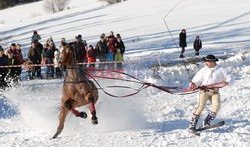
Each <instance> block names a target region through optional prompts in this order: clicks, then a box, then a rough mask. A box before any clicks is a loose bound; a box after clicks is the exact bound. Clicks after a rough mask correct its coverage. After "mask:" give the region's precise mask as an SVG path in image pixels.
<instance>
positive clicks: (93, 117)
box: [91, 116, 98, 125]
mask: <svg viewBox="0 0 250 147" xmlns="http://www.w3.org/2000/svg"><path fill="white" fill-rule="evenodd" d="M91 120H92V124H93V125H97V124H98V120H97V117H96V116H92V118H91Z"/></svg>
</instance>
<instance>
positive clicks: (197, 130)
mask: <svg viewBox="0 0 250 147" xmlns="http://www.w3.org/2000/svg"><path fill="white" fill-rule="evenodd" d="M224 124H225V121H220V122H218V123H216V124H213V125H211V126H206V127H200V128H198V129H196V130H195V132H200V131H204V130H208V129H213V128H218V127H221V126H223V125H224Z"/></svg>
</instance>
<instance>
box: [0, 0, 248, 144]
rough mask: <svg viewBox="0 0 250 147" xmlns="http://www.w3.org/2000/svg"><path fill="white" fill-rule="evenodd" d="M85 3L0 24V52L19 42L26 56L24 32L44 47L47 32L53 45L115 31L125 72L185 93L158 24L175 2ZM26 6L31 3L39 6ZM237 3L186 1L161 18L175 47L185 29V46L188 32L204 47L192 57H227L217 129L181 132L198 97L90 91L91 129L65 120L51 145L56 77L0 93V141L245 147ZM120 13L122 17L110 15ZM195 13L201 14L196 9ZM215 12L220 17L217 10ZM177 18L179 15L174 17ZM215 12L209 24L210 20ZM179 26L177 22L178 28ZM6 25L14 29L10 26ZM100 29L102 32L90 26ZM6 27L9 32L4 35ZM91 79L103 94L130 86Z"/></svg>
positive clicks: (244, 69) (244, 51)
mask: <svg viewBox="0 0 250 147" xmlns="http://www.w3.org/2000/svg"><path fill="white" fill-rule="evenodd" d="M92 1H93V2H86V3H87V4H88V6H89V7H88V8H86V7H84V8H86V9H84V10H82V9H81V8H82V7H80V6H79V7H78V8H77V6H74V4H71V5H72V6H71V7H72V8H73V7H76V8H75V9H72V10H68V11H65V12H62V13H58V14H54V15H51V16H49V15H48V14H43V13H42V12H36V13H41V16H40V17H39V16H38V18H29V17H30V16H25V17H24V18H23V20H26V19H27V22H19V20H17V21H13V20H7V19H6V24H5V25H2V26H1V25H0V27H1V31H2V30H3V32H4V33H3V32H0V34H1V35H2V36H3V37H1V38H0V40H2V39H3V38H5V39H6V38H7V41H6V40H5V42H4V44H5V45H6V44H10V43H11V42H12V41H15V42H17V41H20V43H22V44H24V45H23V46H24V50H23V51H24V53H25V56H26V54H27V48H28V47H29V44H27V41H28V42H29V40H30V34H31V33H32V32H33V30H34V29H37V30H38V32H40V33H41V35H42V38H43V40H42V41H45V40H46V39H47V36H49V35H48V34H50V33H52V35H53V38H54V40H56V41H58V40H60V37H62V36H64V37H66V38H73V37H74V35H77V34H79V30H81V32H84V36H85V37H87V41H88V42H90V44H93V43H95V42H96V41H97V40H98V36H99V34H100V33H102V32H103V31H109V30H113V29H115V30H114V31H115V33H116V32H119V33H121V35H122V37H123V38H124V41H125V44H126V47H127V52H126V54H125V59H126V60H138V62H132V63H131V62H128V63H125V64H124V68H125V70H126V71H127V72H128V73H129V72H131V70H138V71H140V72H139V73H138V75H137V76H141V77H140V78H141V79H142V80H145V81H148V82H152V83H155V84H157V85H164V86H182V87H187V86H188V84H189V77H188V75H187V71H186V68H185V66H184V65H183V60H181V59H178V56H179V53H178V51H177V49H176V48H175V45H174V43H173V42H172V39H171V38H170V36H169V33H168V32H166V28H165V26H164V23H163V22H162V16H164V15H165V13H166V10H171V8H172V7H173V6H174V5H175V4H176V2H174V1H165V0H159V2H158V3H155V2H154V1H153V0H147V1H145V5H143V6H142V7H141V8H138V5H139V4H140V3H141V2H142V0H129V1H127V2H124V3H120V4H117V5H112V6H107V7H100V6H102V5H103V4H100V3H99V2H96V0H92ZM34 4H35V5H41V3H40V2H38V3H34ZM83 4H85V3H84V2H83ZM247 4H248V5H249V4H250V3H249V2H248V1H247V0H239V1H237V2H235V1H230V2H228V1H226V0H216V1H208V0H201V2H200V3H199V4H197V2H196V1H194V0H187V1H185V2H183V3H182V4H180V5H178V6H177V7H176V9H177V10H173V11H172V12H171V13H170V14H169V15H168V17H167V22H168V25H169V27H170V29H171V33H172V34H173V35H174V39H175V41H178V33H179V31H180V30H181V29H182V28H187V30H188V36H189V37H188V40H187V41H188V44H190V46H191V44H192V42H193V40H194V39H193V38H194V37H195V35H200V37H201V38H202V41H203V42H204V47H203V49H202V50H201V57H202V56H205V55H206V54H208V53H213V54H215V55H217V56H219V57H221V58H223V57H226V58H227V59H223V60H220V61H219V62H218V64H219V65H221V66H223V67H225V68H227V69H228V70H229V71H231V72H232V73H233V75H234V76H235V78H236V81H235V84H234V85H233V86H231V87H228V88H222V89H221V102H222V103H221V104H222V105H221V109H220V111H219V113H218V115H217V118H216V119H215V120H214V121H215V122H218V121H220V120H225V122H226V124H225V125H224V126H223V127H221V128H218V129H215V130H207V131H204V132H202V133H201V136H200V137H197V136H192V135H191V134H190V133H189V132H188V130H187V128H188V125H189V121H190V119H191V118H190V117H191V114H192V112H193V110H194V109H195V107H196V106H197V102H198V93H195V94H190V95H184V96H183V95H171V94H168V93H165V92H162V91H159V90H157V89H155V88H152V87H150V88H148V89H145V90H143V91H142V92H141V93H139V94H137V95H135V96H133V97H129V98H124V99H116V98H111V97H109V96H107V95H105V94H104V93H103V92H101V91H100V99H99V100H98V102H97V104H96V109H97V116H98V119H99V124H98V125H97V126H93V125H92V124H91V121H90V118H87V119H81V118H76V117H74V116H73V115H69V116H68V117H67V119H66V123H65V127H64V130H63V132H62V134H60V135H59V137H58V138H57V139H51V137H52V136H53V134H54V133H55V131H56V128H57V125H58V111H57V108H58V107H59V106H60V99H61V91H62V83H63V80H50V81H47V80H34V81H22V82H20V85H18V86H17V87H14V88H11V89H8V90H6V91H5V92H4V93H3V94H2V96H1V97H0V108H1V109H0V144H1V145H4V146H25V147H26V146H107V147H110V146H126V147H127V146H151V147H154V146H242V147H248V146H250V142H249V140H250V122H249V118H250V98H249V95H250V88H249V87H250V82H249V79H250V66H249V64H250V54H249V47H250V44H249V36H250V32H249V31H248V30H249V29H247V28H248V27H249V23H250V22H249V18H250V14H249V10H248V9H249V7H246V5H247ZM187 5H190V7H187ZM21 7H22V6H18V7H17V8H16V9H21ZM128 7H129V8H130V10H131V11H128V12H126V13H122V12H120V11H118V10H121V9H124V8H128ZM222 7H223V10H221V8H222ZM156 8H157V9H156ZM194 8H196V9H195V10H194ZM239 8H240V9H239ZM12 9H14V8H12ZM135 9H137V10H135ZM203 9H205V10H207V11H201V10H203ZM199 10H200V11H199ZM32 11H34V10H33V9H32ZM225 11H227V13H228V14H225V13H223V12H225ZM100 12H102V13H100ZM111 12H117V13H112V14H111ZM187 12H188V13H187ZM197 12H199V13H197ZM2 13H4V12H0V15H1V17H2ZM183 13H185V14H187V15H186V16H183V15H182V14H183ZM5 14H6V13H5ZM100 14H102V15H100ZM215 14H216V16H217V17H214V16H215ZM62 16H67V17H65V18H62ZM201 16H203V17H201ZM27 17H28V18H27ZM185 17H187V18H185ZM191 18H192V19H191ZM198 18H199V21H197V19H198ZM52 20H53V21H52ZM149 20H150V21H149ZM180 20H186V22H183V23H179V22H180ZM111 22H112V24H110V23H111ZM9 23H10V24H9ZM16 23H19V24H20V25H18V26H16ZM124 24H126V25H124ZM135 24H136V25H135ZM32 25H33V27H31V26H32ZM100 26H103V27H104V28H105V30H103V29H100ZM64 28H66V30H65V29H64ZM12 29H13V30H15V31H11V30H12ZM69 32H70V33H69ZM73 34H74V35H73ZM72 35H73V36H72ZM87 35H88V36H87ZM1 43H2V42H1ZM56 43H58V42H56ZM177 45H178V42H177ZM190 46H189V47H187V49H186V52H185V55H186V56H187V58H185V59H184V61H185V63H186V64H187V65H186V66H187V68H188V69H189V73H190V75H191V76H193V75H194V74H195V73H196V72H197V71H198V70H199V68H201V67H202V66H204V64H203V63H201V62H198V63H196V64H190V63H189V62H186V61H187V60H188V59H192V57H193V54H194V52H193V49H192V48H191V47H190ZM148 56H151V57H150V58H149V57H148ZM157 59H159V61H160V63H161V64H162V67H160V68H159V69H158V70H156V71H157V74H159V75H160V76H161V78H162V79H163V80H161V79H155V78H153V77H152V76H151V74H152V73H153V70H154V67H158V61H157ZM139 61H140V62H139ZM43 72H44V70H43ZM141 73H145V74H148V73H149V75H150V77H149V78H144V76H142V74H141ZM98 81H99V82H100V84H101V85H102V86H103V87H106V86H109V85H121V84H124V85H126V86H130V87H134V88H139V86H140V85H138V84H134V83H127V82H120V81H109V80H98ZM108 91H109V92H111V93H113V94H118V95H123V94H128V93H129V92H131V91H124V90H117V89H115V90H114V89H109V90H108ZM209 106H210V104H208V105H207V107H206V109H205V110H204V111H203V115H202V117H201V119H200V121H199V122H198V125H200V124H201V120H203V119H204V117H205V115H206V114H207V112H208V110H209ZM77 109H78V110H81V111H86V112H87V113H88V111H89V110H88V106H84V107H81V108H77ZM88 114H89V113H88Z"/></svg>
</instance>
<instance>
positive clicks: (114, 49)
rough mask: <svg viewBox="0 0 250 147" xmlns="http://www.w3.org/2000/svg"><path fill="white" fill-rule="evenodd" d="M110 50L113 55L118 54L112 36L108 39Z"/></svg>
mask: <svg viewBox="0 0 250 147" xmlns="http://www.w3.org/2000/svg"><path fill="white" fill-rule="evenodd" d="M108 48H109V49H111V50H112V54H113V55H114V54H115V53H116V47H115V39H114V37H112V36H109V37H108Z"/></svg>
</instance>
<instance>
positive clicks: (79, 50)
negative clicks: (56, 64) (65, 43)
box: [74, 36, 86, 63]
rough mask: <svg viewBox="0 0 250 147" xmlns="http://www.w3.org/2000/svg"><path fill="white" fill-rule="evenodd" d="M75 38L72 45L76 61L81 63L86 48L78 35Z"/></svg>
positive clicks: (84, 58)
mask: <svg viewBox="0 0 250 147" xmlns="http://www.w3.org/2000/svg"><path fill="white" fill-rule="evenodd" d="M75 39H76V40H75V43H74V47H75V51H76V61H77V63H83V62H85V61H86V49H85V47H84V44H83V43H81V41H80V38H79V37H78V36H76V37H75Z"/></svg>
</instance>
